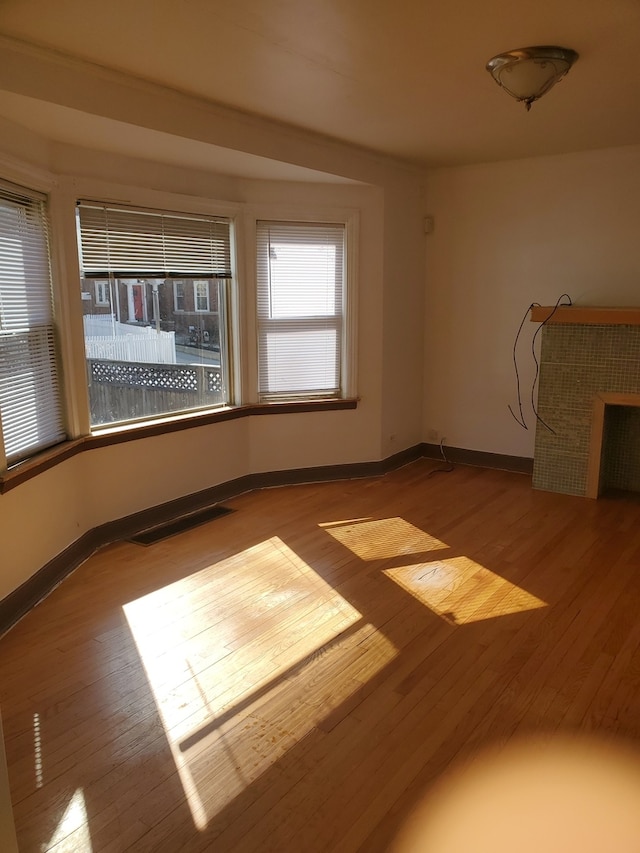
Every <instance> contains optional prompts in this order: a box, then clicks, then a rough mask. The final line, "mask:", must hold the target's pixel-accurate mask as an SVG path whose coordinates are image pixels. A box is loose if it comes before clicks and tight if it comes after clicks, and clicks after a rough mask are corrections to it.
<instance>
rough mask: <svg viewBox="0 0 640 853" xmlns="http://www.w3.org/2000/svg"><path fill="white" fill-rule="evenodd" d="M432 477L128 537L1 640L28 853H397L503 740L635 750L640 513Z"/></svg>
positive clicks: (494, 479)
mask: <svg viewBox="0 0 640 853" xmlns="http://www.w3.org/2000/svg"><path fill="white" fill-rule="evenodd" d="M432 468H433V463H430V462H427V461H422V462H418V463H414V464H412V465H409V466H407V467H405V468H403V469H401V470H399V471H396V472H394V473H393V474H390V475H388V476H385V477H379V478H372V479H370V480H355V481H343V482H336V483H328V484H322V485H317V484H313V485H301V486H295V487H286V488H282V489H273V490H269V491H264V492H254V493H251V494H246V495H243V496H241V497H238V498H236V499H234V500H232V501H229V502H228V505H229V506H230V507H231V508H232V509H234V510H235V512H233V513H231V514H229V515H226V516H224V517H221V518H219V519H216V520H214V521H212V522H209V523H207V524H205V525H202V526H200V527H197V528H194V529H192V530H187V531H185V532H183V533H181V534H180V535H177V536H173V537H171V538H170V539H167V540H164V541H161V542H159V543H156V544H155V545H152V546H150V547H147V548H143V547H140V546H137V545H134V544H131V543H126V542H121V543H116V544H114V545H111V546H109V547H107V548H104V549H102V550H101V551H100V552H98V553H96V554H95V555H94V556H93V557H92V558H91V559H90V560H88V561H87V562H86V563H85V564H84V565H83V566H82V567H81V568H80V569H78V570H77V571H76V572H74V574H73V575H72V576H71V577H69V578H68V579H67V580H66V581H65V583H63V584H62V585H61V586H60V587H59V588H58V589H56V590H55V591H54V592H53V593H52V594H51V595H50V596H49V598H48V599H47V600H46V601H44V602H43V603H42V604H40V605H39V606H38V607H37V608H35V609H34V610H33V611H32V612H31V613H30V614H28V615H27V617H25V618H24V619H23V620H22V621H21V622H20V623H19V624H18V625H17V626H16V627H15V628H14V629H13V630H12V631H11V632H10V633H9V634H7V635H6V636H5V637H4V638H2V640H0V702H1V704H2V712H3V720H4V728H5V738H6V748H7V759H8V765H9V776H10V784H11V790H12V799H13V803H14V811H15V819H16V826H17V832H18V838H19V843H20V849H21V851H26V853H30V851H38V853H42V851H46V850H52V851H54V853H63V851H67V850H73V851H84V850H85V849H86V850H90V851H91V853H100V851H110V853H119V851H128V850H132V851H158V850H163V851H165V850H166V851H169V853H172V851H174V850H181V851H193V853H196V851H211V850H215V851H216V853H218V851H220V853H227V851H229V853H242V852H243V851H244V853H255V851H260V853H263V851H264V853H268V851H270V850H273V851H275V850H277V851H296V853H297V851H300V850H304V851H308V853H324V851H332V853H338V852H339V853H355V851H359V850H361V851H367V853H378V851H380V853H381V851H383V850H386V849H388V846H389V844H390V843H391V842H392V839H393V838H394V836H395V834H396V832H397V830H398V827H399V826H400V825H401V824H402V822H403V821H404V820H405V819H406V817H407V815H408V814H409V812H410V810H411V808H412V807H413V806H414V804H415V803H416V802H417V801H418V800H419V799H420V798H421V797H422V796H423V794H424V792H425V791H426V790H428V788H429V786H430V785H431V784H432V783H433V781H434V780H436V779H437V778H438V777H439V776H440V774H441V773H443V772H444V771H445V770H447V768H449V767H450V766H452V764H454V763H456V762H459V761H468V760H471V759H472V758H473V756H474V755H475V753H476V752H477V750H479V749H482V748H483V747H485V746H486V745H488V744H498V745H504V744H506V743H508V742H509V741H511V740H513V739H514V738H518V737H519V736H521V735H524V734H528V733H530V732H533V731H538V732H543V733H545V736H546V737H549V738H552V737H553V736H554V733H557V732H564V731H570V732H588V733H590V734H592V735H598V736H603V735H604V736H607V737H612V738H615V737H619V736H624V737H627V738H628V737H631V738H637V737H638V736H640V620H638V618H637V613H638V605H639V604H640V572H639V571H638V569H639V568H640V523H639V522H640V502H638V500H637V499H635V498H633V497H631V496H628V497H626V498H625V497H619V496H617V497H610V498H603V499H601V500H598V501H586V500H583V499H578V498H573V497H567V496H563V495H553V494H545V493H540V492H534V491H533V490H532V489H531V487H530V480H529V478H527V477H525V476H522V475H516V474H508V473H504V472H499V471H488V470H483V469H479V468H475V469H474V468H465V467H463V466H459V467H457V468H456V470H455V471H453V472H452V473H450V474H438V475H437V476H435V477H429V476H428V475H429V472H430V471H431V470H432ZM87 845H90V846H87Z"/></svg>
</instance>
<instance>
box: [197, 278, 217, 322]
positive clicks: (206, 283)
mask: <svg viewBox="0 0 640 853" xmlns="http://www.w3.org/2000/svg"><path fill="white" fill-rule="evenodd" d="M200 285H204V297H205V299H206V302H207V307H206V308H199V307H198V299H201V298H202V297H201V295H200V294H199V293H198V287H199V286H200ZM193 310H194V311H195V313H196V314H212V313H214V312H212V311H211V293H210V291H209V279H206V280H205V279H200V278H197V279H194V280H193Z"/></svg>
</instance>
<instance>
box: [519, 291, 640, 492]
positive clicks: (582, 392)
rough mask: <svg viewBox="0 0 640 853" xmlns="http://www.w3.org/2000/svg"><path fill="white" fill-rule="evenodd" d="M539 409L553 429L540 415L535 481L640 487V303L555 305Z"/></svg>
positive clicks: (542, 315)
mask: <svg viewBox="0 0 640 853" xmlns="http://www.w3.org/2000/svg"><path fill="white" fill-rule="evenodd" d="M552 310H553V309H551V308H536V309H533V310H532V316H531V319H532V320H534V321H536V322H541V321H543V320H545V319H546V318H547V317H549V314H550V313H551V311H552ZM538 411H539V414H540V417H541V418H542V420H543V421H545V423H547V424H548V425H549V426H550V427H551V429H552V430H553V432H551V431H550V430H548V429H546V428H545V427H544V426H543V425H542V424H540V423H538V425H537V428H536V442H535V452H534V466H533V485H534V487H535V488H538V489H545V490H547V491H554V492H564V493H565V494H571V495H581V496H584V497H591V498H596V497H598V494H600V493H601V491H602V490H603V489H606V488H615V489H625V490H628V491H636V492H640V308H638V309H635V308H629V309H615V308H585V307H576V306H572V307H563V308H560V309H558V310H557V311H556V312H555V314H554V315H553V317H552V318H551V319H550V321H549V322H548V323H546V324H545V326H544V327H543V329H542V347H541V354H540V383H539V391H538Z"/></svg>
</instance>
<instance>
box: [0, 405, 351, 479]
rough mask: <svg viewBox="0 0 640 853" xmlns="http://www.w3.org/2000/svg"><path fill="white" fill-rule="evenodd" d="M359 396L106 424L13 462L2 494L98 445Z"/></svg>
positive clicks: (321, 408) (315, 408)
mask: <svg viewBox="0 0 640 853" xmlns="http://www.w3.org/2000/svg"><path fill="white" fill-rule="evenodd" d="M357 406H358V400H357V399H348V400H313V401H304V402H302V401H301V402H283V403H260V404H254V405H249V406H232V407H227V408H224V409H216V410H215V411H213V410H209V411H206V412H198V413H193V412H189V413H188V414H181V415H176V416H174V417H167V418H162V419H159V420H153V421H145V422H144V423H137V424H124V425H118V426H113V427H104V428H103V429H97V430H95V431H94V432H93V433H92V434H91V435H87V436H84V437H83V438H77V439H73V440H71V441H65V442H63V443H62V444H58V445H56V446H55V447H51V448H49V449H48V450H44V451H43V452H42V453H38V454H36V455H35V456H32V457H30V458H29V459H25V460H24V461H23V462H19V463H17V464H16V465H13V466H12V467H11V468H9V469H8V470H7V471H5V472H4V473H3V474H0V494H4V493H5V492H8V491H10V490H11V489H14V488H15V487H16V486H19V485H20V484H21V483H25V482H26V481H27V480H30V479H32V477H37V476H38V474H42V473H43V471H47V470H48V469H49V468H53V467H55V466H56V465H58V464H59V463H60V462H63V461H64V460H66V459H70V458H71V457H72V456H76V455H77V454H78V453H83V452H84V451H85V450H94V449H95V448H98V447H109V446H110V445H112V444H122V443H123V442H125V441H137V440H138V439H140V438H150V437H152V436H156V435H165V434H166V433H171V432H180V431H182V430H186V429H194V428H195V427H200V426H208V425H209V424H215V423H218V422H220V421H232V420H236V419H238V418H247V417H253V416H255V415H284V414H296V413H300V412H331V411H340V410H343V409H356V408H357Z"/></svg>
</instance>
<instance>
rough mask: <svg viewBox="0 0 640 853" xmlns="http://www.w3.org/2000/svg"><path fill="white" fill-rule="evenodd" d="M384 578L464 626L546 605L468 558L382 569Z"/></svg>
mask: <svg viewBox="0 0 640 853" xmlns="http://www.w3.org/2000/svg"><path fill="white" fill-rule="evenodd" d="M384 574H385V575H387V577H389V578H391V580H393V581H394V582H395V583H397V584H398V586H400V587H402V589H404V590H405V591H406V592H409V593H410V594H411V595H412V596H413V597H414V598H416V599H417V600H418V601H420V602H422V604H424V605H426V606H427V607H428V608H429V609H430V610H432V611H433V612H434V613H437V614H438V615H439V616H441V617H442V618H443V619H446V621H447V622H451V623H452V624H456V625H466V624H468V623H470V622H479V621H481V620H482V619H491V618H494V617H496V616H508V615H510V614H513V613H521V612H523V611H526V610H536V609H538V608H540V607H546V606H547V603H546V602H545V601H542V599H540V598H537V597H536V596H535V595H532V594H531V593H530V592H527V591H526V590H524V589H522V588H521V587H519V586H516V585H515V584H513V583H511V582H510V581H508V580H506V579H505V578H503V577H501V576H500V575H498V574H496V573H495V572H492V571H491V570H490V569H487V568H486V567H485V566H482V565H480V563H476V562H475V561H474V560H471V559H470V558H469V557H452V558H450V559H447V560H438V561H433V562H429V563H419V564H416V565H410V566H399V567H397V568H393V569H386V570H385V571H384Z"/></svg>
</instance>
